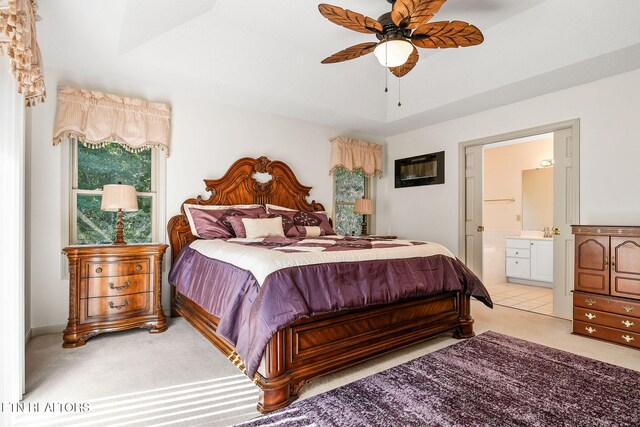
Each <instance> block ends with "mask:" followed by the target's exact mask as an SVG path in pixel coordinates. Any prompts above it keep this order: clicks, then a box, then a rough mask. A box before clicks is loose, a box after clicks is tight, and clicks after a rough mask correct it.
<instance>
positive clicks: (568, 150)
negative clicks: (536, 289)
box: [553, 128, 580, 319]
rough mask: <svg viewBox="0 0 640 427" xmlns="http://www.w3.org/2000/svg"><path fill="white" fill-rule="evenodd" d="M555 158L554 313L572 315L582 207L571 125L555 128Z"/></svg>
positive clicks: (574, 141)
mask: <svg viewBox="0 0 640 427" xmlns="http://www.w3.org/2000/svg"><path fill="white" fill-rule="evenodd" d="M576 136H577V135H576ZM553 160H554V166H553V226H554V236H553V314H554V315H555V316H559V317H564V318H567V319H570V318H571V317H572V312H573V302H572V294H571V291H572V290H573V273H574V271H573V269H574V247H573V245H574V243H573V242H574V237H573V234H571V225H572V224H578V223H579V209H580V192H579V185H578V184H579V181H578V179H579V176H580V171H579V170H578V166H579V163H578V161H579V155H578V144H577V143H576V138H574V135H573V130H572V128H567V129H562V130H559V131H555V132H554V134H553Z"/></svg>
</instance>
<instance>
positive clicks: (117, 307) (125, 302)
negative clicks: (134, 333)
mask: <svg viewBox="0 0 640 427" xmlns="http://www.w3.org/2000/svg"><path fill="white" fill-rule="evenodd" d="M128 305H129V300H124V304H121V305H115V304H114V303H113V301H109V308H113V309H116V310H120V309H122V308H125V307H126V306H128Z"/></svg>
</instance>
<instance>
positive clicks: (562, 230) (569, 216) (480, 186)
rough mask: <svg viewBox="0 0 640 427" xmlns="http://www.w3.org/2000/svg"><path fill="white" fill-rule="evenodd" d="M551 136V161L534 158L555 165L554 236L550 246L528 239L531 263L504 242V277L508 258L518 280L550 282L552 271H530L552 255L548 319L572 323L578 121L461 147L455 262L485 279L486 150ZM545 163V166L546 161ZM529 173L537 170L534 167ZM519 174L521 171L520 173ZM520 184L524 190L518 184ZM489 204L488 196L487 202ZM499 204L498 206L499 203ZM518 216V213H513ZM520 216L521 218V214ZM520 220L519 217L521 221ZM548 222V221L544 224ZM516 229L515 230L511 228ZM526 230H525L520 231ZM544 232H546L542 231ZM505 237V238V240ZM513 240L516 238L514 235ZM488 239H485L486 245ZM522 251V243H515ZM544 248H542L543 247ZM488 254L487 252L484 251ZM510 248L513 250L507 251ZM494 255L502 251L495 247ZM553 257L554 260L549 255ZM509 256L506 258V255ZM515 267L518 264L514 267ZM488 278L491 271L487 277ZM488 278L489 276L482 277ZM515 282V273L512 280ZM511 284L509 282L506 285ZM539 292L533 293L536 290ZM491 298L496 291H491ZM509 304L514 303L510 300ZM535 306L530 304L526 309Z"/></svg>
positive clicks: (504, 226)
mask: <svg viewBox="0 0 640 427" xmlns="http://www.w3.org/2000/svg"><path fill="white" fill-rule="evenodd" d="M544 134H550V135H553V156H552V157H551V158H546V156H545V158H544V159H538V160H537V161H538V162H540V161H542V160H551V159H552V160H553V164H554V166H553V178H552V179H553V190H552V193H553V203H552V205H553V216H552V218H553V220H552V221H551V222H552V224H551V225H549V227H550V228H551V231H552V235H553V238H552V242H551V241H545V240H543V239H539V240H540V244H535V245H531V243H532V242H533V243H535V242H534V241H537V240H538V239H533V238H530V239H529V246H530V247H529V251H528V256H529V263H528V264H527V262H521V261H519V260H518V259H516V258H518V257H517V256H516V255H518V256H521V255H524V254H522V253H518V254H515V252H520V251H518V249H526V248H524V247H517V245H518V243H517V242H509V243H510V248H507V247H506V245H507V241H506V239H505V242H504V252H502V253H503V254H504V257H505V259H504V262H505V264H504V269H505V278H506V276H507V271H506V270H507V264H508V263H509V262H510V261H509V260H508V259H507V258H511V263H512V265H511V267H512V269H513V268H520V269H521V272H520V274H517V273H516V274H515V275H516V276H525V273H526V272H527V271H528V274H529V279H525V280H531V278H532V277H533V280H534V281H536V282H538V283H536V284H539V283H540V282H544V280H540V277H546V280H548V278H549V276H550V271H549V270H548V269H546V270H545V269H544V268H543V269H535V267H536V266H538V263H537V262H534V271H532V270H531V258H532V257H533V258H536V257H537V258H540V257H547V258H548V257H549V256H552V258H553V262H552V263H551V264H552V267H551V268H552V270H553V272H552V276H553V279H552V282H551V283H552V289H553V297H552V298H551V299H552V301H553V302H552V306H553V311H552V314H553V315H554V316H558V317H563V318H566V319H570V318H571V317H572V311H573V304H572V290H573V275H574V237H573V235H572V234H571V225H572V224H579V221H580V220H579V217H580V213H579V212H580V200H579V199H580V191H579V190H580V169H579V163H580V153H579V151H580V121H579V120H578V119H576V120H570V121H566V122H560V123H553V124H550V125H544V126H538V127H536V128H531V129H525V130H521V131H515V132H510V133H506V134H501V135H495V136H490V137H486V138H481V139H476V140H471V141H465V142H461V143H460V152H459V165H460V169H459V170H460V181H459V182H460V191H459V197H460V199H459V200H460V211H459V212H460V217H459V218H460V221H459V248H460V251H459V258H460V259H462V260H463V261H464V262H465V263H466V265H467V266H468V267H469V268H471V270H473V271H474V272H475V273H476V274H477V275H478V276H479V277H480V278H482V279H483V280H485V276H486V275H485V271H484V265H483V264H484V258H485V256H484V252H485V246H484V243H483V242H484V240H485V229H486V227H485V214H484V210H485V202H484V200H485V196H484V179H483V178H484V161H483V158H484V151H485V147H487V148H490V147H491V144H496V143H504V145H506V146H508V145H509V143H508V142H507V141H513V140H516V139H522V138H528V140H529V141H533V139H532V137H533V138H534V139H535V138H539V137H540V135H544ZM504 162H507V163H509V162H512V159H510V158H506V159H505V160H504ZM545 164H546V162H545ZM530 169H537V168H536V167H534V166H532V167H531V168H530ZM521 173H522V172H521ZM518 185H520V186H521V185H522V181H521V180H520V183H519V184H518ZM520 191H522V190H521V189H520ZM495 198H500V199H502V198H505V199H511V198H513V199H515V198H516V197H515V196H509V195H504V196H503V195H500V196H497V197H495ZM487 199H490V197H487ZM497 203H499V202H497ZM506 203H508V201H507V202H506ZM516 215H517V214H516ZM520 215H522V213H520ZM520 221H522V217H521V218H520ZM546 221H547V222H550V221H549V220H548V219H546ZM543 222H544V220H543ZM545 226H547V225H544V226H543V227H542V229H541V230H530V231H535V232H538V233H539V232H541V231H542V230H543V229H544V227H545ZM499 227H500V229H502V228H505V229H509V227H510V225H508V224H506V222H504V223H503V224H502V225H500V226H499ZM515 228H517V227H515ZM520 231H521V235H520V237H521V238H523V237H524V238H525V239H523V240H526V233H525V235H524V236H523V234H522V233H523V230H522V227H521V226H520ZM524 231H529V230H526V229H525V230H524ZM542 233H544V232H543V231H542ZM505 237H506V236H505ZM514 237H515V236H514ZM490 239H491V238H489V241H490ZM512 243H513V244H512ZM519 244H520V245H521V246H523V243H522V242H520V243H519ZM545 245H546V246H545ZM488 249H490V248H488ZM507 249H512V251H507ZM495 250H496V251H498V250H500V251H502V248H501V247H500V249H498V248H496V249H495ZM551 253H552V255H551ZM508 254H509V255H512V256H509V257H507V255H508ZM516 262H517V264H516ZM539 265H541V266H544V265H546V266H548V265H549V263H541V264H539ZM488 274H489V275H490V274H491V271H489V272H488ZM486 277H487V278H489V276H486ZM511 277H514V275H513V273H512V276H511ZM514 278H516V279H523V277H514ZM505 283H509V282H505ZM523 285H524V286H531V285H532V284H531V283H525V284H523ZM536 290H537V289H536ZM494 294H495V292H494ZM512 302H513V301H512ZM527 305H533V304H527Z"/></svg>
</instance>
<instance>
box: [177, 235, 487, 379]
mask: <svg viewBox="0 0 640 427" xmlns="http://www.w3.org/2000/svg"><path fill="white" fill-rule="evenodd" d="M299 241H300V240H299V239H285V240H282V239H280V240H277V239H274V240H273V241H269V239H265V242H261V243H258V245H262V246H263V247H269V248H274V247H278V248H279V250H283V249H284V250H285V251H286V250H287V249H286V248H285V247H283V246H287V245H293V246H295V245H296V244H297V243H298V242H299ZM341 244H342V245H344V246H345V250H349V249H355V248H357V249H363V248H364V247H366V246H367V241H363V240H362V239H359V240H356V239H350V238H347V239H345V240H344V241H343V242H341ZM414 244H422V242H415V243H414ZM368 245H369V247H371V244H370V243H369V244H368ZM169 283H171V284H172V285H174V286H175V287H176V289H177V290H178V292H180V293H181V294H183V295H185V296H186V297H187V298H189V299H191V300H192V301H194V302H195V303H197V304H198V305H200V306H201V307H202V308H203V309H205V310H206V311H207V312H208V313H211V314H213V315H214V316H216V317H218V318H219V319H220V322H219V324H218V329H217V331H216V332H217V333H218V335H220V336H222V337H224V338H225V339H226V340H227V341H229V342H230V343H231V344H232V345H233V346H234V347H235V348H236V350H237V352H238V354H239V355H240V358H241V359H242V361H243V362H244V364H245V366H246V369H247V374H248V375H249V377H251V378H253V376H254V375H255V373H256V372H257V370H258V367H259V366H260V361H261V359H262V355H263V353H264V349H265V347H266V345H267V343H268V342H269V340H270V339H271V337H272V336H273V335H274V334H275V333H276V332H277V331H278V330H279V329H282V328H283V327H284V326H286V325H288V324H291V323H293V322H295V321H296V320H298V319H300V318H302V317H306V316H311V315H317V314H323V313H329V312H334V311H338V310H345V309H354V308H361V307H365V306H369V305H376V304H385V303H391V302H396V301H400V300H406V299H410V298H417V297H424V296H427V295H433V294H438V293H442V292H452V291H463V292H464V293H465V294H467V295H471V296H473V297H475V298H477V299H478V300H480V301H482V302H483V303H484V304H485V305H487V306H488V307H492V306H493V304H492V302H491V298H490V296H489V293H488V292H487V290H486V289H485V287H484V285H483V284H482V283H481V282H480V279H478V277H477V276H475V275H474V274H473V273H472V272H471V271H470V270H469V269H468V268H467V267H466V266H465V265H464V264H463V263H462V262H460V261H459V260H458V259H455V258H451V257H449V256H445V255H434V256H429V257H417V258H406V259H390V260H373V261H362V262H357V263H352V262H349V263H347V262H344V263H343V262H338V263H327V264H315V265H305V266H298V267H289V268H284V269H281V270H278V271H276V272H274V273H271V274H270V275H269V276H267V278H266V279H265V281H264V283H263V284H262V286H260V285H259V284H258V282H257V280H256V279H255V277H254V276H253V275H252V274H251V273H250V272H249V271H247V270H244V269H241V268H238V267H236V266H234V265H231V264H228V263H225V262H222V261H219V260H216V259H211V258H208V257H206V256H204V255H202V254H201V253H199V252H198V251H196V250H194V249H192V248H190V247H185V248H184V249H183V250H182V251H181V252H180V254H179V256H178V257H177V259H176V261H175V262H174V263H173V266H172V268H171V271H170V273H169Z"/></svg>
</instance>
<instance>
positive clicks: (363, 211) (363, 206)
mask: <svg viewBox="0 0 640 427" xmlns="http://www.w3.org/2000/svg"><path fill="white" fill-rule="evenodd" d="M353 213H355V214H358V215H371V214H372V213H373V202H372V201H371V199H356V203H355V205H354V206H353Z"/></svg>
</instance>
